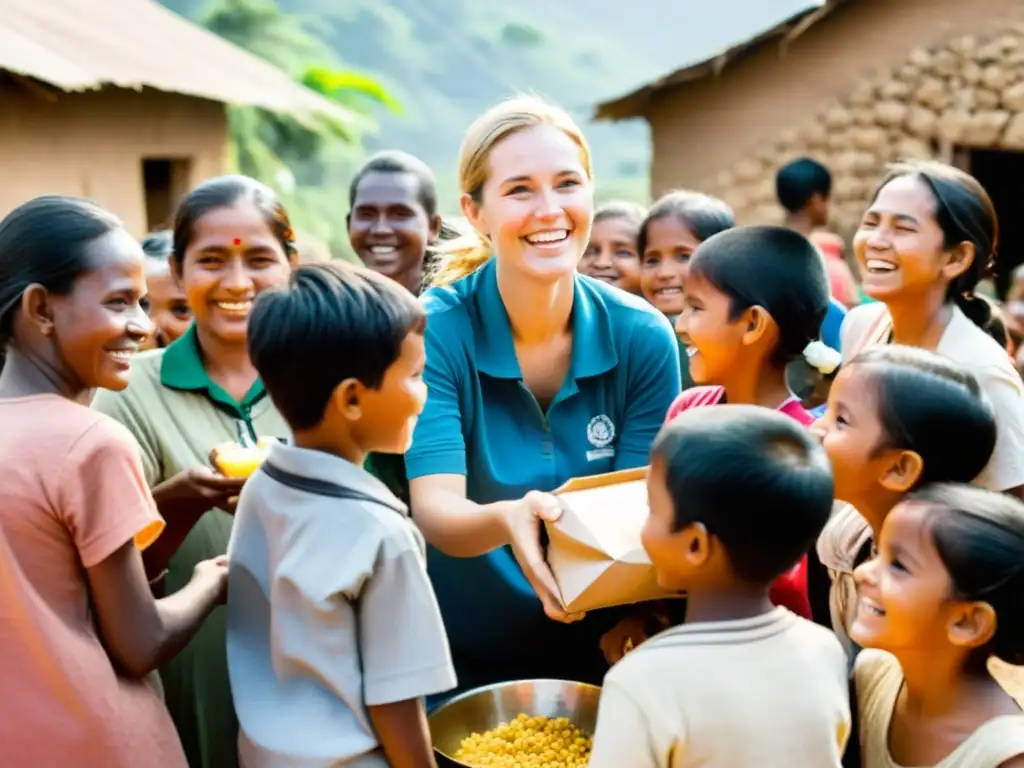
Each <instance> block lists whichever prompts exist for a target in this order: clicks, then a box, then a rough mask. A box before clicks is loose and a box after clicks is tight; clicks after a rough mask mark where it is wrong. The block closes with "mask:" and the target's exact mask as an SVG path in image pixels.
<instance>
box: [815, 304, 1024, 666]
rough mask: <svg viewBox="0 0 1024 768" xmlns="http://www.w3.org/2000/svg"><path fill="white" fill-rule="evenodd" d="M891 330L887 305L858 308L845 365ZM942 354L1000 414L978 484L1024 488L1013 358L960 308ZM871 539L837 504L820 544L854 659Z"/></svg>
mask: <svg viewBox="0 0 1024 768" xmlns="http://www.w3.org/2000/svg"><path fill="white" fill-rule="evenodd" d="M891 328H892V325H891V322H890V320H889V319H888V310H887V309H886V308H885V305H884V304H882V303H875V304H865V305H863V306H860V307H857V308H856V309H854V310H853V311H852V312H850V314H848V315H847V316H846V321H845V322H844V323H843V336H842V355H843V360H850V359H852V358H853V357H856V355H857V354H858V353H859V352H860V351H862V350H863V349H866V348H867V347H870V346H873V345H876V344H884V343H886V340H887V338H888V336H889V333H890V332H891ZM936 351H937V352H938V353H939V354H941V355H944V356H946V357H948V358H949V359H950V360H952V361H954V362H956V363H959V364H960V365H962V366H963V367H965V368H967V369H968V370H969V371H971V372H972V373H973V374H974V375H975V376H976V377H977V378H978V383H979V384H980V385H981V388H982V390H983V391H984V392H985V394H986V395H987V396H988V398H989V400H990V401H991V403H992V406H993V408H994V409H995V413H996V424H997V429H998V432H997V436H996V447H995V451H994V452H993V454H992V459H991V460H990V461H989V464H988V466H987V467H986V468H985V469H984V470H983V471H982V473H981V474H980V475H979V476H978V477H977V479H976V480H975V483H976V484H977V485H980V486H982V487H984V488H989V489H992V490H998V491H1002V490H1008V489H1010V488H1015V487H1017V486H1019V485H1024V383H1022V382H1021V378H1020V376H1019V375H1018V373H1017V371H1016V369H1015V368H1014V367H1013V362H1012V361H1011V360H1010V356H1009V355H1008V354H1007V353H1006V350H1005V349H1003V348H1002V347H1000V346H999V344H998V343H996V341H995V339H993V338H992V337H991V336H989V335H988V334H987V333H985V332H984V331H983V330H981V328H979V327H978V326H976V325H975V324H974V323H972V322H971V321H970V319H968V317H967V316H966V315H965V314H964V313H963V312H962V311H961V310H960V309H959V308H958V307H953V315H952V317H951V318H950V321H949V325H947V326H946V330H945V331H944V332H943V334H942V338H941V339H940V340H939V344H938V346H937V347H936ZM870 537H871V529H870V526H869V525H868V523H867V521H866V520H865V519H864V518H863V517H861V516H860V514H859V513H858V512H857V510H856V509H854V508H853V507H851V506H850V505H849V504H845V503H842V502H837V504H836V508H835V510H834V512H833V514H832V517H831V519H830V520H829V522H828V524H827V525H826V526H825V529H824V530H823V531H822V533H821V536H820V537H819V539H818V557H819V559H820V560H821V562H822V563H823V564H824V565H825V566H826V567H827V568H828V569H829V576H830V577H831V578H832V588H831V590H830V592H829V608H830V610H831V614H832V624H833V628H834V629H835V632H836V635H837V636H838V637H839V638H840V640H841V641H842V642H843V644H844V646H845V647H846V648H847V651H848V652H849V653H850V654H851V658H852V654H853V651H854V648H853V644H852V643H851V642H850V639H849V636H848V632H849V627H850V624H851V623H852V621H853V618H854V617H855V616H856V607H857V606H856V587H855V585H854V583H853V560H854V558H855V557H856V555H857V553H858V552H859V551H860V549H861V547H862V546H863V545H864V543H865V542H866V541H867V540H868V539H869V538H870Z"/></svg>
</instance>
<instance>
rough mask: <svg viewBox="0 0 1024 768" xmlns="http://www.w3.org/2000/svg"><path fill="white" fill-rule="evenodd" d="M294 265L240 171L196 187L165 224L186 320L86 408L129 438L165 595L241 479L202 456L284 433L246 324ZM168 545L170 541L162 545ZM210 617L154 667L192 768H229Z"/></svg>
mask: <svg viewBox="0 0 1024 768" xmlns="http://www.w3.org/2000/svg"><path fill="white" fill-rule="evenodd" d="M295 258H296V253H295V248H294V240H293V234H292V229H291V225H290V224H289V221H288V215H287V213H286V212H285V210H284V208H283V207H282V206H281V204H280V202H278V200H277V198H276V197H275V196H274V193H273V192H272V191H271V190H270V189H269V188H267V187H265V186H264V185H262V184H260V183H259V182H257V181H254V180H253V179H249V178H246V177H243V176H223V177H219V178H215V179H211V180H210V181H207V182H205V183H204V184H202V185H200V186H199V187H197V188H196V189H194V190H193V191H192V192H191V193H190V194H189V195H188V196H187V197H186V198H185V200H184V201H183V202H182V204H181V207H180V208H179V210H178V213H177V217H176V219H175V224H174V250H173V255H172V259H171V262H172V272H173V274H174V277H175V279H176V280H177V282H178V284H179V286H180V288H181V289H182V290H183V291H184V294H185V297H186V298H187V300H188V304H189V306H190V307H191V309H192V313H193V316H194V318H195V319H194V322H193V324H192V326H191V327H190V328H189V329H188V331H187V332H186V333H185V334H184V335H183V336H181V337H180V338H179V339H178V340H177V341H175V342H173V343H172V344H170V345H169V346H168V347H167V348H166V349H160V350H153V351H151V352H144V353H142V354H140V355H139V356H138V358H137V360H136V361H135V363H134V372H133V378H132V382H131V385H130V386H129V387H128V388H127V389H126V390H124V391H122V392H106V391H104V392H100V393H99V394H98V395H97V397H96V399H95V401H94V402H93V407H94V408H96V409H98V410H100V411H102V412H104V413H107V414H109V415H110V416H113V417H114V418H115V419H117V420H118V421H120V422H121V423H122V424H124V425H125V426H126V427H128V429H129V430H130V431H131V432H132V434H133V435H134V436H135V439H136V441H137V442H138V445H139V447H140V450H141V454H142V464H143V467H144V469H145V477H146V480H147V482H148V483H149V485H150V487H151V488H152V490H153V496H154V498H155V499H156V502H157V505H158V507H159V509H160V511H161V513H162V514H163V516H164V518H165V519H166V520H167V525H168V532H170V533H173V534H174V535H173V536H167V535H166V534H165V536H164V537H161V539H160V540H159V541H158V543H157V546H159V545H160V542H162V541H164V539H165V538H166V539H167V541H168V542H170V543H173V542H182V543H181V546H180V548H177V547H176V546H175V548H174V550H173V551H172V552H168V553H167V555H168V556H170V562H169V568H168V574H167V578H166V585H165V587H166V590H167V592H168V593H171V592H175V591H176V590H178V589H179V588H180V587H181V585H182V584H183V583H184V581H185V580H186V579H187V578H188V575H189V574H190V573H191V572H192V568H193V567H194V565H195V563H196V562H197V561H199V560H203V559H205V558H208V557H214V556H217V555H223V554H224V553H225V552H226V551H227V545H228V538H229V536H230V532H231V515H230V513H231V512H232V511H233V509H234V502H235V500H236V498H237V496H238V493H239V491H240V490H241V488H242V484H243V483H244V480H242V479H235V478H226V477H222V476H220V475H217V474H215V473H214V472H213V470H212V469H210V467H209V458H208V457H209V454H210V450H211V449H212V448H214V447H215V446H218V445H220V444H222V443H224V442H233V441H235V440H236V439H237V438H238V436H239V432H240V431H241V432H242V434H244V435H246V436H247V437H248V438H249V439H251V440H252V441H253V442H255V441H256V440H257V439H258V438H261V437H276V438H284V437H287V435H288V427H287V425H286V424H285V422H284V420H283V419H282V418H281V416H280V414H279V413H278V412H277V410H276V409H275V408H274V406H273V404H272V403H271V401H270V398H269V397H267V395H266V391H265V390H264V388H263V384H262V382H261V381H260V379H259V377H258V376H257V374H256V370H255V369H254V368H253V366H252V363H251V362H250V360H249V354H248V350H247V348H246V343H247V324H248V319H249V312H250V310H251V309H252V303H253V300H254V299H255V297H256V296H257V295H258V294H259V293H260V292H261V291H264V290H266V289H267V288H271V287H273V286H276V285H280V284H281V283H284V282H285V281H287V279H288V276H289V275H290V274H291V265H292V263H293V262H294V260H295ZM168 546H170V544H168ZM225 636H226V627H225V616H224V612H223V611H216V612H214V614H213V615H212V616H211V617H210V619H209V620H208V621H207V622H206V624H205V625H204V626H203V628H202V630H201V631H200V633H199V634H198V635H197V636H196V638H195V640H194V641H193V642H192V643H191V644H190V645H189V646H188V647H187V648H186V649H185V650H184V651H183V652H182V653H181V654H180V655H179V656H178V657H177V658H175V659H174V660H173V661H171V662H170V663H169V664H168V665H167V666H166V667H165V668H164V669H163V670H162V674H163V679H164V687H165V689H166V699H167V706H168V709H170V711H171V715H172V717H173V718H174V721H175V725H176V726H177V728H178V733H179V734H180V736H181V740H182V743H183V745H184V747H185V751H186V754H187V755H188V758H189V763H190V765H191V766H192V768H215V767H216V768H219V767H220V766H224V765H236V764H237V759H238V758H237V748H236V742H237V731H238V724H237V721H236V719H235V715H234V709H233V707H232V699H231V690H230V687H229V684H228V676H227V660H226V652H225V642H226V641H225Z"/></svg>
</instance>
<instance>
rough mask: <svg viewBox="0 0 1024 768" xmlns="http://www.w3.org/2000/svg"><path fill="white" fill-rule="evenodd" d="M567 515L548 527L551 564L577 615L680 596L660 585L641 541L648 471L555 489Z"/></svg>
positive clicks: (567, 604) (569, 606)
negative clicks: (583, 612)
mask: <svg viewBox="0 0 1024 768" xmlns="http://www.w3.org/2000/svg"><path fill="white" fill-rule="evenodd" d="M554 493H555V495H556V496H557V497H558V499H559V501H561V503H562V516H561V518H560V519H559V520H558V522H556V523H546V528H547V532H548V538H549V540H550V543H549V545H548V564H549V565H550V566H551V570H552V572H553V573H554V576H555V582H556V583H557V584H558V589H559V591H560V592H561V596H562V603H563V604H564V605H565V607H566V609H567V610H569V611H573V612H577V611H579V612H582V611H590V610H594V609H595V608H610V607H612V606H615V605H626V604H629V603H640V602H644V601H646V600H657V599H660V598H664V597H678V595H677V594H675V593H670V592H667V591H665V590H663V589H662V588H661V587H659V586H658V581H657V578H656V576H655V572H654V566H653V565H652V564H651V561H650V558H648V557H647V553H646V552H645V551H644V548H643V545H642V544H641V542H640V534H641V532H642V531H643V527H644V523H645V522H646V520H647V515H648V507H647V468H646V467H642V468H640V469H628V470H623V471H620V472H610V473H608V474H604V475H594V476H592V477H581V478H574V479H572V480H570V481H569V482H567V483H565V485H563V486H562V487H560V488H558V489H556V490H555V492H554Z"/></svg>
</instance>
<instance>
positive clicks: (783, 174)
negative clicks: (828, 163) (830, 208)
mask: <svg viewBox="0 0 1024 768" xmlns="http://www.w3.org/2000/svg"><path fill="white" fill-rule="evenodd" d="M831 194H832V174H831V173H829V170H828V168H826V167H825V166H824V165H822V164H821V163H819V162H818V161H817V160H812V159H811V158H809V157H801V158H798V159H796V160H793V161H792V162H789V163H786V164H785V165H784V166H782V168H780V169H779V172H778V173H777V174H775V195H776V197H778V199H779V205H781V206H782V207H783V208H785V209H786V210H787V211H789V212H790V213H797V212H798V211H802V210H803V208H804V206H806V205H807V203H808V202H809V201H810V199H811V198H812V197H814V196H815V195H821V196H822V197H824V198H826V199H827V198H828V197H830V196H831Z"/></svg>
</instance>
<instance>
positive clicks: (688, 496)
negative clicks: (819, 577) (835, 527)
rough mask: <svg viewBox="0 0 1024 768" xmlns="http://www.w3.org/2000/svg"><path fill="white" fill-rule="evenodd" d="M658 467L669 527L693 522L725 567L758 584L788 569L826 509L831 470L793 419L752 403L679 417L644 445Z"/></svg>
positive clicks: (814, 533) (811, 539)
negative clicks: (724, 556) (671, 517)
mask: <svg viewBox="0 0 1024 768" xmlns="http://www.w3.org/2000/svg"><path fill="white" fill-rule="evenodd" d="M652 458H653V460H654V461H660V462H663V466H664V468H665V479H666V484H667V486H668V491H669V494H670V495H671V497H672V502H673V506H674V510H675V526H674V530H676V531H679V530H682V529H683V528H685V527H686V526H688V525H691V524H693V523H701V524H703V525H704V526H705V527H706V528H707V530H708V533H709V534H711V535H713V536H715V537H716V538H717V539H718V540H719V541H721V542H722V546H723V547H724V548H725V550H726V551H727V552H728V554H729V561H730V563H731V564H732V567H733V571H734V572H735V573H736V575H737V576H738V577H740V578H741V579H743V580H745V581H749V582H753V583H760V584H767V583H769V582H771V581H772V580H773V579H775V578H776V577H777V576H779V575H780V574H781V573H783V572H785V571H786V570H787V569H789V568H791V567H792V566H793V565H794V564H795V563H796V562H797V561H798V560H799V559H800V558H801V557H802V556H803V555H804V554H806V553H807V551H808V550H809V549H810V547H811V545H812V544H813V543H814V541H815V539H817V537H818V534H820V533H821V530H822V528H824V527H825V523H826V522H827V521H828V518H829V515H830V514H831V511H832V497H833V491H834V486H833V482H832V467H831V466H830V464H829V460H828V456H827V455H826V454H825V451H824V449H823V448H822V447H821V445H820V444H819V443H818V442H817V441H816V440H815V439H814V438H813V437H812V436H811V434H810V433H809V432H808V431H807V430H806V429H805V428H804V427H803V426H802V425H801V424H800V423H799V422H797V421H795V420H794V419H792V418H790V417H788V416H786V415H784V414H781V413H779V412H778V411H773V410H771V409H768V408H759V407H757V406H752V405H719V406H715V407H714V408H694V409H691V410H689V411H684V412H683V413H682V414H680V415H679V416H678V417H677V418H675V419H674V420H673V421H672V422H670V423H669V424H667V425H666V426H665V427H664V428H663V429H662V430H661V433H660V434H659V435H658V437H657V439H656V440H655V442H654V448H653V449H652Z"/></svg>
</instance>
